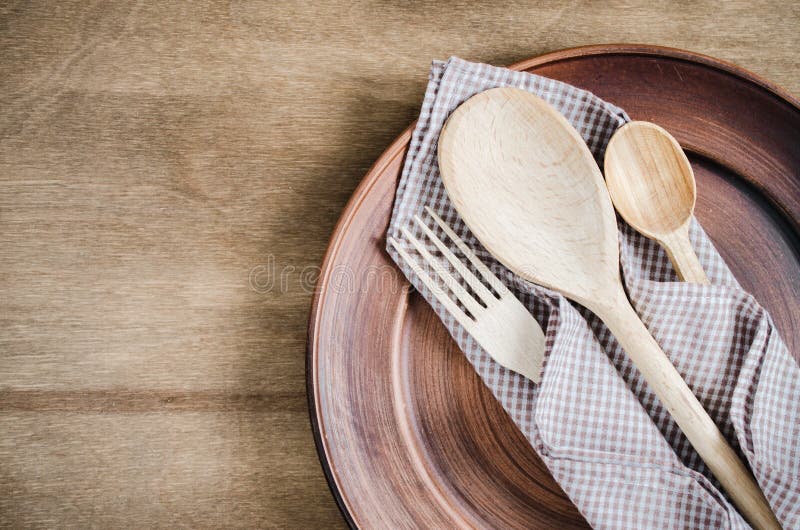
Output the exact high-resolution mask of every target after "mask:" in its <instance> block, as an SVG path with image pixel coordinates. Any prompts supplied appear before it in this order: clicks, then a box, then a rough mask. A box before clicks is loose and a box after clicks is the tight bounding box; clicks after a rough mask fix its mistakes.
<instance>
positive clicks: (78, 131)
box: [0, 0, 800, 528]
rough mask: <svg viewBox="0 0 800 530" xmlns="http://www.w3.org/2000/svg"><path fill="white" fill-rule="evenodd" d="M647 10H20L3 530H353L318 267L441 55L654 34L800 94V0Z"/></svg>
mask: <svg viewBox="0 0 800 530" xmlns="http://www.w3.org/2000/svg"><path fill="white" fill-rule="evenodd" d="M649 4H650V2H645V1H640V2H615V1H612V2H604V3H597V2H570V3H564V4H553V5H548V6H538V5H535V4H527V5H525V4H521V3H508V4H506V3H498V4H495V5H493V6H480V5H479V4H478V3H475V4H474V5H471V3H468V2H467V3H458V4H452V5H446V4H431V3H420V2H412V3H407V4H403V3H401V4H395V3H389V2H386V3H366V4H365V3H350V2H348V3H344V2H343V3H324V4H323V3H305V2H302V3H301V2H296V3H279V2H266V1H261V2H258V1H233V2H191V3H189V2H185V3H181V2H166V3H162V4H159V5H149V4H147V3H134V2H82V1H71V2H54V1H50V2H46V1H45V2H28V1H9V2H4V3H3V4H2V5H0V186H1V187H0V189H2V193H0V304H2V305H1V306H0V307H1V308H2V313H0V318H1V319H2V324H1V325H2V327H1V328H0V526H26V527H47V526H65V525H72V526H89V525H95V526H106V527H107V526H129V527H130V526H137V527H142V526H158V527H173V526H176V525H184V526H197V527H202V526H206V527H210V526H230V527H234V526H237V527H254V526H259V527H294V528H296V527H314V526H327V527H330V526H342V525H343V524H344V523H343V521H342V517H341V515H340V514H339V512H338V510H337V508H336V505H335V503H334V501H333V499H332V497H331V495H330V492H329V491H328V488H327V486H326V484H325V480H324V478H323V474H322V471H321V469H320V466H319V463H318V460H317V456H316V453H315V450H314V443H313V440H312V436H311V429H310V427H309V422H308V416H307V406H306V396H305V382H304V376H305V372H304V368H305V361H304V351H305V340H306V331H305V330H306V323H307V317H308V308H309V303H310V300H311V292H310V291H311V290H310V288H308V285H309V284H310V283H313V279H314V270H313V269H304V268H305V267H309V266H310V267H314V266H317V265H319V263H320V261H321V258H322V255H323V252H324V250H325V248H326V245H327V242H328V238H329V236H330V234H331V231H332V229H333V227H334V225H335V222H336V219H337V218H338V216H339V214H340V213H341V210H342V208H343V206H344V204H345V202H346V201H347V199H348V197H349V196H350V194H351V193H352V192H353V190H354V189H355V187H356V185H357V184H358V182H359V181H360V180H361V178H362V176H363V175H364V173H365V171H366V170H367V168H368V167H369V165H370V164H371V163H372V161H374V160H375V159H376V158H377V157H378V155H379V154H380V153H381V152H382V151H383V149H384V148H385V147H386V146H387V145H388V143H389V142H390V141H391V139H392V138H394V137H395V136H396V135H397V134H398V133H400V132H401V131H402V130H403V129H404V128H405V127H406V125H408V123H410V122H411V121H412V120H413V119H414V117H415V116H416V113H417V111H418V108H419V105H420V102H421V97H422V91H423V89H424V86H425V83H426V79H427V69H428V64H429V62H430V60H431V59H432V58H445V57H447V56H448V55H450V54H457V55H460V56H462V57H464V58H465V59H471V60H481V61H486V62H491V63H494V64H508V63H511V62H514V61H516V60H520V59H522V58H525V57H530V56H533V55H537V54H539V53H543V52H546V51H550V50H555V49H559V48H564V47H568V46H575V45H581V44H590V43H596V42H615V41H628V42H650V43H654V44H663V45H670V46H677V47H681V48H688V49H692V50H695V51H699V52H702V53H707V54H710V55H714V56H717V57H720V58H722V59H726V60H730V61H734V62H737V63H739V64H741V65H743V66H745V67H747V68H749V69H751V70H753V71H755V72H756V73H759V74H762V75H764V76H766V77H768V78H769V79H771V80H772V81H775V82H777V83H780V84H782V85H784V86H785V87H786V88H787V89H788V90H790V91H792V92H794V93H795V94H797V93H800V78H798V76H797V70H796V66H797V51H796V50H797V48H798V45H799V44H800V37H799V36H798V31H797V27H798V24H799V23H800V12H799V11H798V8H797V7H796V6H793V5H792V4H791V3H784V2H761V3H759V2H756V3H753V2H745V1H743V0H735V1H731V2H725V3H724V4H720V3H717V2H699V3H696V4H693V5H692V8H691V9H686V7H685V5H683V4H682V3H675V4H673V5H666V6H661V7H656V6H651V5H649ZM765 35H767V37H765ZM628 110H632V109H628ZM633 110H635V109H633ZM696 171H698V169H697V168H696ZM704 174H706V176H707V178H709V179H711V178H716V176H715V175H716V173H714V172H713V171H710V170H709V171H708V172H706V173H704ZM702 176H703V175H699V177H702ZM701 193H702V190H701ZM731 193H734V191H731ZM709 200H711V201H715V200H717V201H721V200H722V198H719V197H715V198H711V199H709ZM747 207H750V206H749V205H748V206H747ZM753 208H754V209H753V212H752V215H755V216H758V215H765V214H763V213H761V212H760V210H758V209H757V208H755V207H753ZM764 222H765V223H767V222H769V219H768V218H766V217H765V218H764ZM270 264H272V267H271V265H270ZM271 268H274V270H275V271H276V274H277V273H278V272H280V271H283V272H284V274H283V276H282V277H283V279H284V281H280V278H277V279H276V281H275V285H273V287H272V289H267V287H269V281H268V278H269V277H270V276H269V274H268V271H269V270H270V269H271ZM265 274H266V276H265ZM777 288H778V287H776V289H777ZM420 309H422V308H420ZM439 332H440V331H438V330H434V331H433V333H434V334H435V333H439ZM433 406H434V407H435V406H438V405H437V404H435V403H434V404H433ZM487 406H491V405H490V404H487ZM514 498H515V499H517V501H515V502H519V503H522V502H523V501H524V497H514ZM553 502H554V506H555V508H554V509H555V510H559V509H562V507H561V505H560V504H558V502H557V501H556V500H555V499H553ZM523 506H524V505H523V504H519V507H523ZM563 509H565V510H567V509H568V507H565V508H563Z"/></svg>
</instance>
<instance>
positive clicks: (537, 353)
mask: <svg viewBox="0 0 800 530" xmlns="http://www.w3.org/2000/svg"><path fill="white" fill-rule="evenodd" d="M425 209H426V211H427V212H428V215H430V216H431V218H432V219H433V220H434V221H435V222H436V224H438V225H439V227H440V228H441V229H442V230H443V231H444V233H445V234H447V237H449V238H450V240H451V241H453V243H455V245H456V247H458V249H459V250H460V251H461V253H462V254H464V256H465V257H466V258H467V259H468V260H469V262H470V263H471V264H472V265H473V266H474V267H475V269H476V270H477V271H478V273H479V274H480V275H481V278H482V280H483V282H486V283H487V284H488V285H489V287H491V290H489V289H488V288H487V287H486V286H485V285H484V284H483V283H482V281H481V279H478V277H477V276H475V275H474V274H473V273H472V272H471V271H470V270H469V269H468V268H467V267H466V265H464V263H463V262H462V261H461V260H460V259H459V258H458V257H457V256H456V255H455V254H454V253H453V252H452V251H451V250H450V249H448V248H447V246H446V245H445V244H444V243H443V242H442V241H441V240H440V239H439V238H438V237H437V236H436V234H434V233H433V230H431V229H430V228H428V226H427V225H426V224H425V223H424V222H423V221H422V219H421V218H420V217H419V216H418V215H415V216H414V221H415V222H416V224H417V226H419V227H420V228H421V229H422V231H423V232H424V233H425V235H426V236H427V237H428V239H429V240H430V241H431V242H433V244H434V245H436V248H437V249H439V252H441V253H442V255H443V256H444V257H445V258H447V261H448V262H449V263H450V265H452V267H453V268H454V269H455V270H456V271H457V272H458V274H459V275H460V276H461V278H463V279H464V281H465V282H466V283H467V285H469V287H470V288H471V289H472V291H473V292H474V293H475V296H473V295H472V294H470V293H469V292H468V291H467V290H466V289H465V288H464V287H463V286H462V285H461V284H460V283H459V281H458V279H457V278H456V277H455V276H454V275H453V274H451V273H450V272H448V271H447V270H446V269H445V268H444V267H443V266H442V265H443V264H442V263H441V262H440V261H439V260H437V259H436V258H435V257H433V255H431V253H430V252H429V251H428V249H427V248H426V247H425V245H424V244H423V243H421V242H420V241H419V240H418V239H417V238H416V237H414V236H413V235H412V234H411V232H410V231H409V230H406V229H404V230H403V234H404V235H405V236H406V238H407V239H408V240H409V241H410V242H411V244H412V245H413V246H414V248H415V249H416V250H417V252H419V253H420V255H421V256H422V259H423V261H424V265H425V266H422V265H420V264H419V263H418V262H417V260H416V259H414V258H413V257H412V256H411V255H410V254H409V253H408V252H407V251H406V250H405V249H404V248H403V246H402V245H400V244H399V243H398V242H397V241H396V240H395V239H394V238H389V244H391V245H392V246H393V247H394V248H395V249H396V250H397V252H398V253H399V254H400V256H402V258H403V259H404V260H405V261H406V263H408V265H409V266H410V267H411V268H412V269H414V272H416V273H417V275H418V276H419V277H420V278H421V279H422V281H423V282H424V283H425V286H426V287H427V288H428V289H430V291H431V292H432V293H433V295H434V296H435V297H436V299H437V300H438V301H439V302H440V303H441V304H442V305H443V306H445V308H447V311H448V312H449V313H450V314H451V315H453V317H454V318H455V319H456V320H457V321H458V323H459V324H461V326H462V327H463V328H464V329H465V330H466V331H467V332H468V333H469V334H470V335H471V336H472V338H473V339H475V340H476V341H477V342H478V344H480V345H481V346H482V347H483V349H484V350H486V352H487V353H488V354H489V355H490V356H491V357H492V358H493V359H494V360H495V361H497V362H498V363H499V364H500V365H502V366H504V367H505V368H508V369H509V370H513V371H515V372H517V373H519V374H521V375H524V376H525V377H527V378H528V379H530V380H532V381H533V382H534V383H538V382H539V379H540V370H541V367H542V361H543V358H544V332H543V331H542V328H541V326H539V323H538V322H536V320H535V319H534V318H533V316H531V314H530V313H529V312H528V310H527V309H525V306H524V305H522V302H520V301H519V300H517V298H516V297H515V296H514V294H513V293H512V292H511V291H509V290H508V288H507V287H506V286H505V285H503V283H502V282H501V281H500V279H499V278H498V277H497V276H495V275H494V274H493V273H492V271H490V270H489V268H488V267H487V266H486V265H484V264H483V262H482V261H480V260H479V259H478V257H477V256H476V255H475V253H474V252H472V250H471V249H470V248H469V247H468V246H467V245H466V243H464V241H463V240H462V239H461V238H460V237H458V236H457V235H456V233H455V232H453V230H452V229H451V228H450V227H449V226H448V225H447V223H445V222H444V221H443V220H442V219H441V218H440V217H439V216H438V215H436V213H434V211H433V210H431V209H430V208H428V207H426V208H425ZM430 270H433V271H435V273H436V275H437V276H439V278H441V279H442V281H443V282H444V284H445V285H446V286H447V290H449V291H450V292H451V293H452V294H453V295H455V297H456V298H457V299H458V301H459V302H461V304H462V305H463V306H464V307H465V308H466V310H467V311H469V315H468V314H467V313H465V312H464V311H463V310H462V309H461V308H460V307H459V306H458V304H456V303H455V301H454V300H453V299H451V298H450V295H449V294H448V293H447V292H446V290H445V289H442V286H441V285H440V284H439V283H438V282H436V281H435V280H434V279H433V278H431V276H430V275H429V274H428V271H430ZM492 291H494V292H492Z"/></svg>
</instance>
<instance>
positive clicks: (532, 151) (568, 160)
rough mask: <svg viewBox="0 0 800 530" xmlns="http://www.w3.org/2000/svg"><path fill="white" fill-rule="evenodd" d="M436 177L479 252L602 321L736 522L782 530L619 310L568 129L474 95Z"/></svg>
mask: <svg viewBox="0 0 800 530" xmlns="http://www.w3.org/2000/svg"><path fill="white" fill-rule="evenodd" d="M439 167H440V170H441V174H442V179H443V181H444V184H445V187H446V188H447V193H448V195H449V197H450V199H451V200H452V201H453V204H454V205H455V207H456V209H457V210H458V212H459V214H460V215H461V217H462V218H463V219H464V221H465V222H466V223H467V226H469V228H470V230H472V232H473V233H474V234H475V236H476V237H477V238H478V240H480V242H481V243H482V244H483V245H484V246H485V247H486V248H487V250H489V252H491V253H492V254H493V255H494V256H495V257H496V258H497V259H498V260H500V261H501V262H502V263H503V264H504V265H505V266H506V267H508V268H509V269H510V270H512V271H513V272H515V273H516V274H518V275H519V276H521V277H523V278H525V279H526V280H528V281H531V282H534V283H538V284H540V285H544V286H546V287H549V288H551V289H554V290H557V291H559V292H561V293H562V294H563V295H564V296H566V297H568V298H570V299H572V300H574V301H576V302H578V303H580V304H582V305H584V306H585V307H587V308H589V309H590V310H591V311H593V312H594V313H595V314H596V315H597V316H598V317H599V318H600V319H602V320H603V322H605V324H606V326H608V328H609V330H611V332H612V333H613V334H614V336H615V337H616V338H617V340H619V342H620V344H621V345H622V347H623V348H624V349H625V351H626V352H627V354H628V355H629V356H630V358H631V360H632V361H633V362H634V364H635V365H636V366H637V367H638V369H639V371H640V372H641V373H642V375H643V376H644V378H645V380H646V381H647V382H648V384H649V385H650V386H651V387H652V388H653V390H654V391H655V393H656V395H658V397H659V399H660V400H661V402H662V403H663V404H664V405H665V406H666V408H667V410H669V412H670V414H672V417H673V418H674V419H675V421H676V422H677V424H678V425H679V426H680V428H681V429H682V430H683V432H684V434H686V437H687V438H688V439H689V441H690V442H691V443H692V445H693V446H694V448H695V449H696V450H697V452H698V454H699V455H700V456H701V457H702V458H703V460H704V461H705V462H706V464H707V465H708V467H709V469H711V471H712V472H713V473H714V475H715V476H716V477H717V478H718V479H719V481H720V482H721V483H722V485H723V486H724V487H725V489H726V490H727V491H728V493H729V494H730V495H731V497H732V498H733V500H734V502H735V503H736V505H737V506H738V507H739V509H740V510H741V512H742V513H743V514H744V516H745V517H746V518H747V519H748V520H749V521H750V522H751V524H753V525H754V526H756V527H757V528H780V525H779V524H778V522H777V520H776V519H775V516H774V515H773V514H772V512H771V511H770V507H769V504H767V501H766V500H765V499H764V496H763V494H762V493H761V490H760V489H759V488H758V485H757V484H756V482H755V480H754V479H753V477H752V476H751V475H750V473H749V471H748V470H747V468H746V467H745V466H744V465H743V464H742V462H741V461H739V459H738V457H737V455H736V453H735V452H734V451H733V449H731V447H730V446H729V445H728V442H727V441H726V440H725V438H724V437H723V436H722V433H720V431H719V429H718V428H717V426H716V425H715V424H714V421H713V420H712V419H711V418H710V417H709V415H708V413H706V411H705V410H704V409H703V406H702V405H701V404H700V402H699V401H698V400H697V398H696V397H695V396H694V394H692V391H691V389H690V388H689V387H688V386H687V385H686V383H685V382H684V380H683V379H682V378H681V376H680V374H679V373H678V371H677V370H676V369H675V367H674V366H673V365H672V363H671V362H670V361H669V359H668V358H667V356H666V355H665V354H664V352H663V351H662V350H661V347H660V346H659V345H658V343H657V342H656V341H655V339H653V337H652V336H651V335H650V332H649V331H648V330H647V328H646V327H645V326H644V324H642V321H641V320H640V319H639V316H638V315H637V314H636V312H635V311H634V309H633V308H632V307H631V305H630V302H628V298H627V296H626V294H625V291H624V288H623V286H622V281H621V279H620V273H619V242H618V239H617V223H616V217H615V215H614V207H613V206H612V205H611V198H610V197H609V195H608V190H607V189H606V185H605V182H604V181H603V176H602V175H601V174H600V168H598V167H597V164H596V163H595V161H594V159H593V158H592V155H591V153H590V152H589V149H588V148H587V147H586V144H585V143H584V141H583V139H582V138H581V137H580V135H578V133H577V131H576V130H575V129H574V128H572V126H571V125H570V124H569V123H568V122H567V120H566V119H565V118H564V117H563V116H561V114H559V113H558V112H557V111H556V110H555V109H554V108H553V107H551V106H550V105H548V104H547V103H546V102H544V101H543V100H541V99H540V98H538V97H536V96H534V95H532V94H530V93H528V92H525V91H523V90H519V89H513V88H497V89H493V90H488V91H486V92H482V93H480V94H478V95H476V96H474V97H472V98H470V99H469V100H468V101H467V102H465V103H464V104H463V105H461V106H460V107H459V108H458V109H456V111H455V112H454V113H453V114H452V116H451V117H450V119H449V120H448V121H447V123H446V124H445V127H444V129H443V130H442V133H441V137H440V139H439Z"/></svg>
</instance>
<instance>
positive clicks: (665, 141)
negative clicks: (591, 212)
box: [605, 121, 708, 283]
mask: <svg viewBox="0 0 800 530" xmlns="http://www.w3.org/2000/svg"><path fill="white" fill-rule="evenodd" d="M605 174H606V185H607V186H608V191H609V193H610V194H611V199H612V200H613V201H614V207H616V209H617V211H618V212H619V214H620V215H621V216H622V218H623V219H625V221H626V222H627V223H628V224H629V225H631V226H632V227H633V228H634V229H636V230H637V231H638V232H640V233H642V234H644V235H645V236H647V237H649V238H651V239H655V240H656V241H658V242H659V243H660V244H661V245H662V246H663V247H664V248H665V249H666V251H667V254H669V257H670V260H671V261H672V264H673V267H674V268H675V270H676V271H677V273H678V276H679V277H680V279H681V280H684V281H690V282H695V283H708V278H707V277H706V275H705V272H704V271H703V268H702V266H701V265H700V262H699V261H698V260H697V255H696V254H695V253H694V250H693V249H692V245H691V242H690V241H689V221H690V220H691V217H692V213H693V212H694V205H695V201H696V197H697V187H696V184H695V180H694V173H693V172H692V166H691V165H690V164H689V160H688V159H687V158H686V154H685V153H684V152H683V149H681V146H680V144H678V141H677V140H675V138H673V136H672V135H671V134H669V133H668V132H667V131H666V130H664V129H663V128H661V127H659V126H658V125H656V124H655V123H650V122H645V121H632V122H629V123H627V124H625V125H623V126H622V127H620V128H619V129H618V130H617V132H615V133H614V136H612V137H611V141H610V142H609V143H608V147H607V148H606V156H605Z"/></svg>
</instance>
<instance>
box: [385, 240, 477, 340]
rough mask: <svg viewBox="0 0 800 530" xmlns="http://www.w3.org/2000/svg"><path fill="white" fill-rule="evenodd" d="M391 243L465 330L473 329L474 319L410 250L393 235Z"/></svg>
mask: <svg viewBox="0 0 800 530" xmlns="http://www.w3.org/2000/svg"><path fill="white" fill-rule="evenodd" d="M389 244H390V245H392V247H394V249H395V250H396V251H397V253H398V254H400V257H401V258H403V261H405V262H406V264H408V266H409V267H411V270H413V271H414V273H415V274H416V275H417V276H419V278H420V279H421V280H422V283H423V284H425V287H427V288H428V290H429V291H430V292H431V293H432V294H433V296H434V297H435V298H436V300H438V301H439V303H440V304H442V305H443V306H444V308H445V309H446V310H447V311H448V312H449V313H450V314H451V315H453V317H454V318H455V319H456V321H457V322H458V323H459V324H461V327H463V328H464V329H465V330H467V331H469V330H470V329H472V326H473V324H474V321H473V320H472V319H470V318H469V317H468V316H467V314H466V313H464V311H462V310H461V308H460V307H458V305H457V304H456V303H455V302H453V300H452V299H451V298H450V297H449V296H448V295H447V293H445V292H444V290H443V289H442V288H441V286H439V285H438V284H437V283H436V282H435V281H433V279H432V278H431V277H430V276H429V275H428V273H427V272H425V271H424V270H423V269H422V267H420V266H419V263H417V262H416V260H414V259H413V258H412V257H411V256H410V255H409V254H408V252H406V251H405V249H403V247H401V246H400V243H398V242H397V240H396V239H395V238H393V237H390V238H389Z"/></svg>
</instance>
